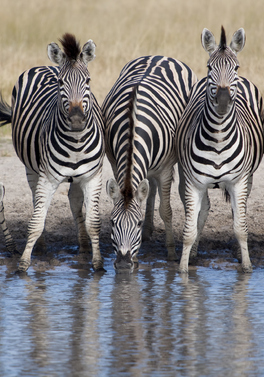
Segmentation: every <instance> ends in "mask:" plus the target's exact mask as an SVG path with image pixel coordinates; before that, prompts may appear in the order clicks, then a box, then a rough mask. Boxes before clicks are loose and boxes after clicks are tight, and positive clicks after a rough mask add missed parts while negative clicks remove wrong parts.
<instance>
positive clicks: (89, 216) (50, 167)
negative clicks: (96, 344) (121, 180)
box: [0, 33, 105, 272]
mask: <svg viewBox="0 0 264 377" xmlns="http://www.w3.org/2000/svg"><path fill="white" fill-rule="evenodd" d="M60 42H61V44H62V47H63V51H62V50H61V49H60V47H59V46H58V44H57V43H54V42H52V43H50V44H49V45H48V57H49V59H50V60H51V62H53V63H55V64H56V65H57V66H39V67H35V68H31V69H29V70H27V71H25V72H24V73H23V74H22V75H20V76H19V78H18V81H17V83H16V85H15V87H14V89H13V92H12V107H10V106H9V105H8V104H7V103H6V102H4V101H3V100H2V101H1V103H0V121H2V123H3V124H6V123H12V139H13V144H14V148H15V151H16V153H17V155H18V157H19V158H20V160H21V161H22V162H23V164H24V165H25V169H26V175H27V180H28V183H29V186H30V188H31V190H32V196H33V205H34V213H33V216H32V218H31V220H30V222H29V225H28V237H27V243H26V246H25V249H24V252H23V254H22V257H21V259H20V262H19V266H18V271H21V272H24V271H26V270H27V269H28V267H29V266H30V262H31V253H32V249H33V247H34V245H35V243H36V241H37V239H38V238H39V237H40V236H41V234H42V231H43V229H44V222H45V218H46V214H47V211H48V207H49V205H50V203H51V199H52V197H53V195H54V193H55V191H56V189H57V187H58V186H59V184H60V183H62V182H65V181H66V182H67V181H68V182H70V189H69V194H68V196H69V201H70V207H71V211H72V214H73V217H74V220H75V223H76V226H77V229H78V241H79V245H80V252H85V251H86V250H87V248H88V237H87V233H88V235H89V237H90V240H91V245H92V253H93V258H92V266H93V268H94V270H100V269H102V268H103V261H102V257H101V253H100V248H99V231H100V224H101V222H100V217H99V195H100V192H101V186H102V165H103V159H104V154H105V146H104V131H103V128H104V124H103V117H102V112H101V109H100V107H99V105H98V103H97V101H96V99H95V97H94V95H93V94H92V93H91V90H90V74H89V71H88V69H87V64H88V62H90V61H92V60H93V59H94V58H95V44H94V42H93V41H92V40H91V39H90V40H88V42H87V43H85V44H84V46H83V48H82V50H81V48H80V44H79V42H78V41H77V40H76V38H75V36H74V35H72V34H69V33H65V34H64V35H63V37H62V39H60ZM83 204H84V205H85V216H84V215H83V213H82V207H83Z"/></svg>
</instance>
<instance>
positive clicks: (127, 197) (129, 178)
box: [121, 87, 137, 208]
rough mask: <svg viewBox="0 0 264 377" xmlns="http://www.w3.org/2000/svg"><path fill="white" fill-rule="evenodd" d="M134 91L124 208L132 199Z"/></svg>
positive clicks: (123, 191)
mask: <svg viewBox="0 0 264 377" xmlns="http://www.w3.org/2000/svg"><path fill="white" fill-rule="evenodd" d="M136 89H137V87H134V89H133V91H132V95H131V98H130V101H129V103H128V118H129V134H128V147H127V160H126V172H125V180H124V187H123V189H122V191H121V194H122V195H123V197H124V201H125V208H127V207H128V206H129V203H130V201H131V200H132V199H133V197H134V193H133V186H132V166H133V157H132V156H133V149H134V127H135V125H134V121H133V116H132V112H133V104H134V99H135V96H136Z"/></svg>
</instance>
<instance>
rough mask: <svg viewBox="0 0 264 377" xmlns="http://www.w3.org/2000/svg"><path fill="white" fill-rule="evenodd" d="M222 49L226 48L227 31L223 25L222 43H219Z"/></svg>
mask: <svg viewBox="0 0 264 377" xmlns="http://www.w3.org/2000/svg"><path fill="white" fill-rule="evenodd" d="M219 48H220V50H225V49H226V33H225V29H224V28H223V26H221V37H220V43H219Z"/></svg>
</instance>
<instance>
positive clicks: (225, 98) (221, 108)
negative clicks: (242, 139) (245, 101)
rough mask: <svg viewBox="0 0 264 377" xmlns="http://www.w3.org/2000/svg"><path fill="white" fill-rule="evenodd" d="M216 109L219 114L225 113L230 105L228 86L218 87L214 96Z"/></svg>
mask: <svg viewBox="0 0 264 377" xmlns="http://www.w3.org/2000/svg"><path fill="white" fill-rule="evenodd" d="M215 105H216V111H217V113H218V114H219V115H225V114H227V112H228V111H229V109H230V106H231V105H232V98H231V96H230V90H229V87H224V88H222V87H219V88H218V90H217V93H216V96H215Z"/></svg>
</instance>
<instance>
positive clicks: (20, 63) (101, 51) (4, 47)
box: [0, 0, 264, 136]
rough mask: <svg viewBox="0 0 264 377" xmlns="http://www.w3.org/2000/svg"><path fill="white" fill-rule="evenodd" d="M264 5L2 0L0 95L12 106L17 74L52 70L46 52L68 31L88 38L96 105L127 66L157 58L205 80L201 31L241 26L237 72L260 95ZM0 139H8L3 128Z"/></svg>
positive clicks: (259, 0)
mask: <svg viewBox="0 0 264 377" xmlns="http://www.w3.org/2000/svg"><path fill="white" fill-rule="evenodd" d="M263 10H264V2H263V0H254V2H252V1H251V0H221V1H219V0H199V1H198V0H160V1H156V0H130V1H127V0H45V1H43V0H1V13H0V90H1V91H2V93H3V95H4V97H5V99H6V100H7V101H8V102H10V98H11V92H12V87H13V85H14V84H15V82H16V80H17V78H18V76H19V75H20V74H21V73H22V72H23V71H24V70H26V69H28V68H30V67H33V66H36V65H47V64H51V63H50V61H49V60H48V57H47V53H46V48H47V45H48V43H50V42H52V41H54V42H58V39H59V38H61V36H62V35H63V34H64V33H65V32H71V33H73V34H75V35H76V37H77V38H78V39H79V40H80V42H81V44H82V45H83V44H84V43H85V42H86V41H87V40H88V39H90V38H91V39H93V40H94V41H95V43H96V45H97V49H96V55H97V57H96V59H95V60H94V61H93V62H91V63H90V65H89V70H90V72H91V77H92V84H91V85H92V91H93V92H94V94H95V95H96V97H97V99H98V101H99V103H101V102H102V101H103V99H104V97H105V96H106V94H107V92H108V91H109V89H110V88H111V86H112V85H113V83H114V82H115V80H116V78H117V76H118V75H119V73H120V70H121V69H122V67H123V66H124V64H125V63H127V62H128V61H129V60H131V59H133V58H136V57H138V56H141V55H148V54H161V55H166V56H171V57H174V58H177V59H179V60H181V61H184V62H185V63H186V64H188V65H189V66H190V67H191V68H192V69H193V70H194V71H195V72H196V74H197V75H198V77H203V76H204V75H205V74H206V61H207V59H208V56H207V54H206V53H205V51H204V50H203V48H202V46H201V42H200V35H201V31H202V29H203V28H204V27H207V28H208V29H210V30H211V31H212V32H213V33H214V34H215V36H216V39H217V40H219V35H220V27H221V25H223V26H224V27H225V29H226V32H227V35H228V39H229V40H230V39H231V36H232V34H233V32H234V31H235V30H237V29H238V28H239V27H244V29H245V31H246V35H247V42H246V47H245V49H244V51H243V52H241V53H240V55H239V56H238V58H239V61H240V65H241V68H240V71H239V73H240V74H241V75H243V76H246V77H247V78H249V79H250V80H251V81H253V82H254V83H255V84H256V85H257V86H258V87H259V88H260V90H261V91H262V92H263V94H264V80H263V78H262V76H263V74H262V72H263V56H264V42H263V39H262V36H263V35H264V22H263V13H264V12H263ZM4 128H5V130H4V131H3V128H2V129H1V131H0V132H2V134H0V136H1V135H3V132H4V134H10V127H8V126H5V127H4Z"/></svg>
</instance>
